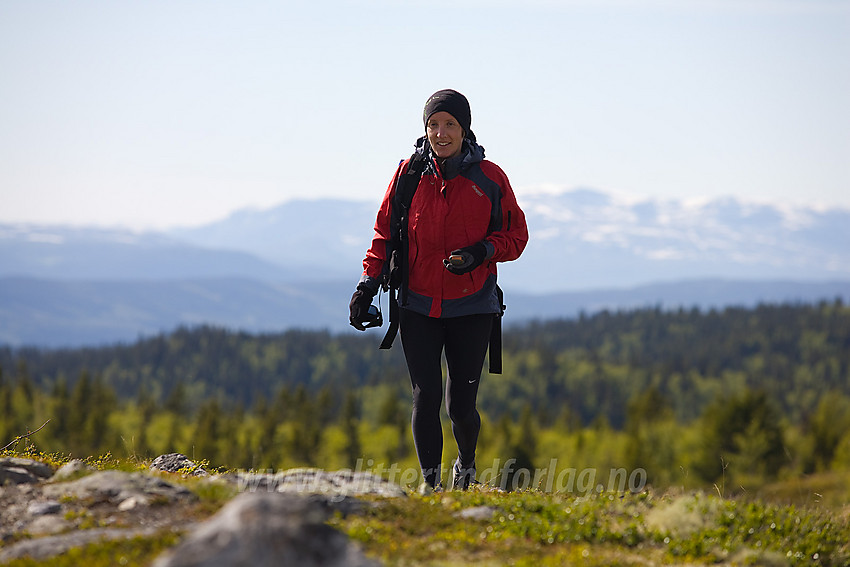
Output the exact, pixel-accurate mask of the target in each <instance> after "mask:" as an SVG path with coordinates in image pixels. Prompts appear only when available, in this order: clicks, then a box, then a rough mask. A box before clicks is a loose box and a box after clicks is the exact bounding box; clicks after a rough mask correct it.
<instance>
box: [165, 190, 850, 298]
mask: <svg viewBox="0 0 850 567" xmlns="http://www.w3.org/2000/svg"><path fill="white" fill-rule="evenodd" d="M520 203H521V205H522V207H523V209H524V210H525V212H526V216H527V221H528V226H529V232H530V240H529V244H528V248H527V249H526V251H525V253H524V254H523V256H522V258H520V260H519V261H517V262H515V263H508V264H503V265H502V267H501V268H500V269H501V276H500V278H501V281H502V282H503V284H504V286H506V287H515V288H521V289H523V290H525V291H528V292H552V291H563V290H580V289H588V288H596V287H611V286H634V285H643V284H646V283H649V282H656V281H660V280H671V279H682V278H711V277H721V278H736V279H740V278H745V279H753V278H757V279H765V278H766V279H777V278H781V279H786V278H791V279H798V278H804V279H808V280H818V279H836V278H844V277H848V276H850V246H848V243H850V211H847V210H842V209H832V210H826V211H819V210H816V209H813V208H799V207H798V208H792V207H782V206H770V205H754V204H747V203H742V202H739V201H737V200H735V199H732V198H727V199H719V200H713V201H705V202H702V203H688V202H682V201H672V200H671V201H652V200H649V201H642V202H637V203H623V202H619V201H617V200H616V199H614V198H613V197H612V196H610V195H607V194H605V193H602V192H599V191H592V190H575V191H568V192H564V193H561V194H558V195H547V194H539V195H530V196H529V195H526V196H523V197H521V198H520ZM376 212H377V204H374V203H362V202H351V201H341V200H318V201H294V202H290V203H285V204H283V205H280V206H278V207H275V208H273V209H269V210H266V211H241V212H239V213H236V214H234V215H233V216H231V217H230V218H228V219H225V220H223V221H220V222H217V223H213V224H211V225H208V226H205V227H201V228H198V229H189V230H181V231H177V232H174V233H172V236H174V237H175V238H180V239H182V240H185V241H186V242H189V243H192V244H195V245H197V246H206V247H212V248H221V249H230V250H239V251H242V252H250V253H254V254H257V255H258V256H260V257H261V258H263V259H264V260H266V261H268V262H271V263H274V264H278V265H282V266H289V267H292V268H299V269H305V267H306V269H307V270H309V269H310V266H308V265H307V260H308V259H309V261H310V262H312V263H313V266H314V267H315V266H321V267H322V268H323V269H325V270H331V271H333V272H334V275H336V276H338V277H349V278H352V279H356V277H357V274H358V273H359V270H360V262H361V260H362V258H363V255H364V253H365V251H366V248H367V247H368V245H369V240H370V239H371V236H372V232H371V231H372V226H373V224H374V218H375V213H376Z"/></svg>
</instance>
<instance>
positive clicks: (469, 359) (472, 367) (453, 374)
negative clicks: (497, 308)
mask: <svg viewBox="0 0 850 567" xmlns="http://www.w3.org/2000/svg"><path fill="white" fill-rule="evenodd" d="M450 321H452V323H451V324H449V325H448V326H447V327H448V328H447V333H446V364H447V366H448V379H447V384H446V410H447V411H448V413H449V418H450V419H451V422H452V433H453V434H454V438H455V441H457V450H458V459H459V460H460V467H461V468H464V469H466V468H472V467H474V466H475V448H476V446H477V445H478V432H479V431H480V430H481V416H480V415H478V409H477V408H476V400H477V398H478V385H479V384H480V383H481V368H482V367H483V366H484V356H485V355H486V354H487V346H488V345H489V343H490V328H491V326H492V324H493V315H489V314H488V315H469V316H467V317H458V318H457V319H450Z"/></svg>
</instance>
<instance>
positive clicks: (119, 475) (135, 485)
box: [44, 471, 195, 504]
mask: <svg viewBox="0 0 850 567" xmlns="http://www.w3.org/2000/svg"><path fill="white" fill-rule="evenodd" d="M44 495H45V496H47V497H48V498H61V497H63V496H66V497H68V496H70V497H74V498H93V499H96V500H106V501H109V502H112V503H115V504H119V503H121V502H124V501H125V500H127V499H129V498H133V497H136V498H145V499H147V498H150V497H160V498H165V499H166V500H167V501H174V500H176V499H179V498H188V499H194V498H195V496H194V494H192V492H191V491H190V490H189V489H187V488H184V487H182V486H177V485H174V484H171V483H170V482H166V481H165V480H163V479H161V478H159V477H157V476H151V475H146V474H142V473H127V472H121V471H101V472H96V473H93V474H90V475H88V476H86V477H83V478H81V479H78V480H74V481H71V482H63V483H57V484H48V485H46V486H45V487H44Z"/></svg>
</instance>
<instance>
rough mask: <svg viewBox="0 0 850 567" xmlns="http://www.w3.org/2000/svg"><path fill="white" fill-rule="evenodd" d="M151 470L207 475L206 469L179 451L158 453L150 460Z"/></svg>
mask: <svg viewBox="0 0 850 567" xmlns="http://www.w3.org/2000/svg"><path fill="white" fill-rule="evenodd" d="M150 469H151V470H152V471H161V472H168V473H177V472H179V473H184V474H190V475H192V476H207V471H205V470H204V469H202V468H201V467H199V466H198V465H197V464H195V462H194V461H192V460H190V459H189V457H187V456H186V455H182V454H180V453H168V454H167V455H160V456H158V457H157V458H155V459H154V460H153V462H151V466H150Z"/></svg>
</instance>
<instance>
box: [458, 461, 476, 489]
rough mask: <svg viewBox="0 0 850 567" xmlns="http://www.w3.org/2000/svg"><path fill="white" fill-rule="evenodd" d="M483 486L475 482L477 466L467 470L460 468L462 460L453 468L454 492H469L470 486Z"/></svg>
mask: <svg viewBox="0 0 850 567" xmlns="http://www.w3.org/2000/svg"><path fill="white" fill-rule="evenodd" d="M478 484H481V483H480V482H478V481H477V480H475V465H472V466H471V467H469V468H467V469H463V468H461V467H460V460H456V461H455V464H454V466H452V490H467V489H468V488H469V487H470V486H475V485H478Z"/></svg>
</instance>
